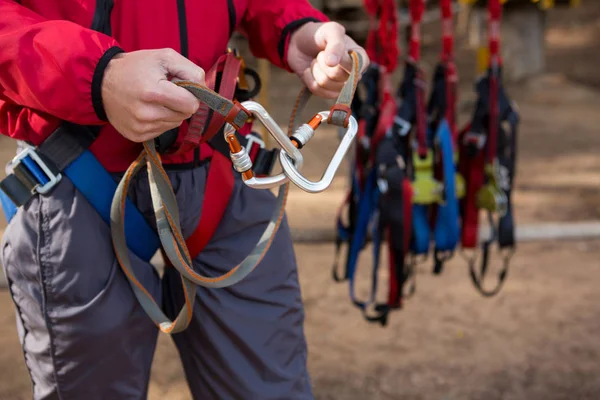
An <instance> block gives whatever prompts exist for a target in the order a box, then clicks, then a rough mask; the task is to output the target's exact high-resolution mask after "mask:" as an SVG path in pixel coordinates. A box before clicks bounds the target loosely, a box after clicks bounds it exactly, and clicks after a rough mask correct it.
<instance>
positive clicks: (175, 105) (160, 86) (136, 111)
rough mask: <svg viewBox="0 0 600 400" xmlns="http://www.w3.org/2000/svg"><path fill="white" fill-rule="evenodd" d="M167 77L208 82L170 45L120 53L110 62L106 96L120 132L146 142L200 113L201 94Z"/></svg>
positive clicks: (111, 117)
mask: <svg viewBox="0 0 600 400" xmlns="http://www.w3.org/2000/svg"><path fill="white" fill-rule="evenodd" d="M168 76H171V77H173V78H178V79H183V80H190V81H193V82H196V83H199V84H202V85H204V70H203V69H202V68H200V67H198V66H197V65H195V64H194V63H192V62H191V61H189V60H188V59H186V58H185V57H183V56H182V55H180V54H179V53H177V52H176V51H175V50H171V49H161V50H140V51H134V52H131V53H125V54H119V55H117V56H116V57H115V58H113V59H112V60H111V61H110V62H109V64H108V67H107V68H106V71H105V72H104V79H103V81H102V101H103V103H104V109H105V111H106V115H107V117H108V121H109V122H110V123H111V124H112V125H113V126H114V127H115V129H116V130H117V131H119V132H120V133H121V135H123V136H125V137H126V138H127V139H129V140H132V141H134V142H144V141H146V140H150V139H153V138H155V137H157V136H159V135H160V134H162V133H163V132H165V131H168V130H170V129H173V128H176V127H178V126H179V125H181V123H182V122H183V121H184V120H186V119H188V118H190V117H191V116H192V114H194V113H195V112H196V110H197V109H198V107H199V105H200V103H199V101H198V99H196V97H195V96H194V95H192V94H191V93H190V92H189V91H187V90H186V89H184V88H182V87H179V86H177V85H175V84H174V83H172V82H169V80H168V79H167V78H168Z"/></svg>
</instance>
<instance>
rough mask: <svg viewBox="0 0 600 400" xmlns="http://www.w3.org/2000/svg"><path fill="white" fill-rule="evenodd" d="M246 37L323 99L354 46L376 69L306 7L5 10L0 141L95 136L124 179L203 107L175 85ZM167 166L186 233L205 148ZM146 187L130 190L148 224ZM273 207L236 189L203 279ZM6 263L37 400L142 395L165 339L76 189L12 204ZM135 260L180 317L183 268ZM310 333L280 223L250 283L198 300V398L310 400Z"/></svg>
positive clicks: (264, 195)
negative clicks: (149, 143) (88, 129)
mask: <svg viewBox="0 0 600 400" xmlns="http://www.w3.org/2000/svg"><path fill="white" fill-rule="evenodd" d="M92 28H93V29H92ZM235 29H239V30H240V31H242V32H244V33H245V34H247V36H248V40H249V44H250V48H251V50H252V52H253V53H254V55H256V56H257V57H265V58H267V59H268V60H270V61H271V62H272V63H273V64H275V65H277V66H279V67H281V68H284V69H287V70H288V71H290V72H294V73H295V74H297V75H298V76H299V77H300V79H301V80H302V81H303V82H304V84H305V85H306V86H307V87H308V88H309V89H310V90H311V91H312V92H313V93H314V94H316V95H319V96H323V97H326V98H334V97H335V96H336V95H337V94H338V92H339V91H340V89H341V87H342V85H343V82H344V81H345V80H346V79H347V77H348V75H347V73H346V72H345V70H346V69H348V68H349V67H350V59H349V57H348V54H347V53H348V51H349V50H351V49H353V50H355V51H358V52H360V53H361V55H362V56H363V58H364V59H365V60H367V57H366V54H365V53H364V50H363V49H362V48H360V47H359V46H357V45H356V43H355V42H354V41H352V40H351V39H350V38H349V37H348V36H346V35H345V32H344V29H343V28H342V27H341V25H339V24H337V23H333V22H328V21H327V19H326V17H325V16H324V15H323V14H321V13H320V12H318V11H317V10H315V9H313V8H312V7H311V6H310V5H309V4H308V3H307V2H306V0H228V1H225V0H223V1H214V0H213V1H203V0H194V1H192V0H187V1H186V0H149V1H144V2H137V1H119V0H62V1H48V0H0V48H1V49H2V51H0V131H1V132H2V133H3V134H7V135H8V136H11V137H13V138H15V139H19V140H22V141H25V142H28V143H30V144H32V145H35V146H38V145H40V144H41V143H42V142H44V140H45V139H46V138H47V137H48V136H49V135H50V134H51V133H53V132H54V131H55V130H56V129H57V127H58V126H59V125H60V124H61V123H62V122H68V123H71V124H74V125H76V126H84V125H86V126H98V127H100V128H101V130H100V134H99V136H98V137H97V139H96V140H95V141H94V142H93V144H92V146H91V148H90V149H91V151H92V153H93V154H94V156H95V157H96V158H97V159H98V160H99V161H100V163H101V164H102V165H103V166H104V168H105V169H106V170H108V171H109V172H110V173H112V174H113V176H114V177H115V179H118V177H119V176H120V174H121V173H122V172H123V171H125V169H126V168H127V167H128V166H129V164H130V163H131V162H132V161H133V160H134V158H135V157H136V156H137V155H138V154H139V152H140V149H141V147H140V146H141V145H140V143H141V142H143V141H146V140H149V139H152V138H155V137H157V136H159V135H160V134H162V133H163V132H166V131H169V130H171V129H173V128H177V127H180V126H181V125H182V122H183V121H185V120H187V119H188V118H190V117H191V116H192V114H194V113H195V112H196V110H197V109H198V107H199V102H198V100H197V99H196V98H195V97H194V96H193V95H191V94H190V93H189V92H188V91H187V90H185V89H183V88H181V87H178V86H176V85H174V84H173V83H171V82H169V80H168V79H169V78H171V77H173V78H178V79H184V80H192V81H195V82H197V83H204V74H205V70H208V69H209V68H210V67H211V66H212V65H213V64H214V63H215V61H216V60H217V58H218V57H219V56H220V55H222V54H223V53H224V52H225V50H226V46H227V42H228V40H229V38H230V35H231V33H232V32H233V31H234V30H235ZM365 65H366V63H365ZM291 106H292V105H291V104H290V107H291ZM162 162H163V164H164V165H165V168H166V169H167V171H168V174H169V178H170V180H171V182H172V185H173V188H174V191H175V193H176V196H177V200H178V204H179V208H180V214H181V215H180V223H181V226H182V229H183V233H184V235H186V237H187V236H189V235H190V234H191V233H192V232H193V231H194V229H195V228H196V225H197V223H198V220H199V216H200V211H201V205H202V201H203V192H204V186H205V183H206V173H207V168H208V162H204V161H202V162H200V161H199V157H198V154H197V151H190V152H189V153H186V154H183V155H177V156H169V155H165V156H164V157H163V158H162ZM141 175H142V174H140V177H139V178H136V180H135V182H134V185H133V187H132V188H131V190H130V192H129V195H130V198H131V199H132V200H133V201H134V203H135V205H136V206H137V208H138V209H139V210H140V211H141V212H142V213H143V214H144V215H146V216H147V217H148V219H152V213H153V211H152V205H151V199H150V194H149V189H148V183H147V178H145V177H142V176H141ZM273 207H274V196H273V195H272V194H271V193H270V191H267V190H252V189H250V188H248V187H246V186H245V185H244V184H243V182H242V181H241V180H240V179H239V177H238V178H237V179H236V182H235V187H234V190H233V194H232V197H231V198H230V201H229V203H228V207H227V210H226V213H225V216H224V217H223V219H222V221H221V223H220V225H219V228H218V229H217V231H216V233H215V234H214V236H213V237H212V239H211V241H210V243H209V244H208V245H207V246H206V248H205V249H204V251H203V252H202V253H201V254H200V255H199V256H198V257H197V258H196V259H195V260H194V266H195V268H196V269H197V270H198V271H201V272H202V273H204V274H209V275H210V274H213V275H214V274H221V273H223V272H226V271H228V270H229V269H230V268H232V267H233V266H234V265H236V264H237V263H238V262H239V261H241V260H242V259H243V258H244V257H245V256H246V255H247V254H248V253H249V252H250V250H251V249H252V247H253V246H254V244H255V242H256V240H257V238H258V236H259V235H260V234H261V233H262V231H263V229H264V227H265V225H266V223H267V221H268V219H269V217H270V215H271V213H272V210H273ZM1 257H2V258H1V262H2V265H3V266H4V269H5V273H6V275H7V277H8V280H9V284H10V291H11V294H12V297H13V300H14V304H15V309H16V314H17V326H18V332H19V338H20V340H21V343H22V347H23V354H24V358H25V363H26V365H27V367H28V369H29V372H30V375H31V379H32V384H33V397H34V398H35V399H62V400H66V399H86V400H91V399H142V398H145V397H146V395H147V387H148V380H149V374H150V365H151V361H152V357H153V352H154V349H155V345H156V340H157V327H156V326H155V325H154V324H153V323H152V322H151V320H150V319H149V318H148V316H147V315H146V314H145V313H144V311H143V310H142V308H141V307H140V305H139V304H138V302H137V300H136V298H135V297H134V294H133V292H132V290H131V287H130V285H129V283H128V282H127V280H126V277H125V276H124V274H123V273H122V271H121V270H120V269H119V266H118V263H117V261H116V259H115V255H114V252H113V249H112V242H111V236H110V229H109V226H108V225H107V224H106V223H104V221H103V220H102V219H101V218H100V216H99V215H98V213H97V212H96V211H95V209H94V208H93V207H92V206H91V205H90V204H89V203H88V202H87V201H86V199H85V198H84V197H82V195H81V193H80V192H79V191H78V190H76V189H75V187H74V186H73V184H72V183H71V182H70V181H69V180H68V179H62V180H61V181H60V182H59V183H58V184H57V185H56V186H55V187H54V188H53V189H52V191H50V193H47V194H39V195H36V196H34V197H33V198H31V200H30V201H28V202H27V204H25V205H24V206H22V207H20V208H19V209H18V212H17V213H16V215H15V216H14V218H12V220H11V222H10V224H9V226H8V228H7V229H6V232H5V234H4V237H3V242H2V247H1ZM132 261H133V263H134V264H135V265H134V268H135V269H136V273H137V274H138V277H139V278H140V280H141V281H142V283H143V284H144V286H145V287H146V288H147V290H148V291H149V292H150V293H151V294H152V295H153V296H154V298H155V299H159V301H161V300H162V303H163V305H164V307H165V309H166V310H171V311H173V310H174V309H176V307H177V305H178V301H179V299H180V297H181V287H180V286H179V285H180V282H179V280H178V277H177V275H176V274H177V273H176V271H175V270H174V269H173V268H170V269H167V271H166V273H165V276H164V279H163V281H162V282H161V280H160V279H159V278H158V277H157V276H156V274H155V273H154V272H153V270H152V268H151V266H150V265H149V264H147V263H145V262H143V261H142V260H141V259H139V258H135V257H134V256H133V255H132ZM303 320H304V316H303V308H302V303H301V296H300V290H299V285H298V278H297V271H296V265H295V259H294V253H293V247H292V243H291V239H290V233H289V229H288V226H287V224H286V223H285V222H284V223H283V224H282V226H281V228H280V229H279V231H278V233H277V235H276V238H275V239H274V242H273V244H272V246H271V249H270V251H269V252H268V253H267V255H266V257H265V258H264V259H263V261H262V262H261V263H260V265H259V266H258V267H257V268H256V270H254V271H253V272H252V273H251V274H250V275H249V276H248V277H247V278H246V279H244V280H243V281H242V282H240V283H238V284H236V285H234V286H232V287H230V288H226V289H206V288H198V291H197V301H196V307H195V309H194V316H193V320H192V322H191V325H190V326H189V327H188V328H187V330H185V331H184V332H182V333H178V334H175V335H174V336H173V339H174V341H175V344H176V345H177V348H178V350H179V354H180V357H181V360H182V363H183V366H184V369H185V374H186V378H187V380H188V382H189V387H190V389H191V392H192V394H193V396H194V398H195V399H261V400H265V399H310V398H312V393H311V384H310V380H309V376H308V373H307V366H306V358H307V355H306V353H307V350H306V343H305V338H304V333H303Z"/></svg>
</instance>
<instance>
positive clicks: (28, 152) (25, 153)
mask: <svg viewBox="0 0 600 400" xmlns="http://www.w3.org/2000/svg"><path fill="white" fill-rule="evenodd" d="M27 157H29V158H30V159H31V160H32V161H34V162H35V163H36V164H37V166H38V167H40V168H41V170H42V171H43V172H44V174H45V175H46V177H47V178H48V182H46V183H45V184H43V185H42V184H41V183H38V184H37V185H36V186H35V187H34V188H33V189H32V191H36V192H38V193H40V194H46V193H48V192H49V191H50V190H51V189H52V188H53V187H54V186H56V184H57V183H58V182H60V180H61V179H62V175H61V174H60V173H58V174H56V175H55V174H53V173H52V171H51V170H50V168H48V166H47V165H46V164H45V163H44V161H42V159H41V158H40V156H38V154H37V153H36V152H35V148H33V147H30V146H27V147H25V148H24V149H23V150H22V151H21V152H19V153H18V154H17V155H16V156H15V157H14V158H13V159H12V160H11V161H10V162H9V163H8V164H7V165H6V174H7V175H8V174H10V173H12V171H13V170H14V166H15V165H17V164H18V163H22V161H21V160H23V159H25V158H27ZM23 164H24V163H23ZM24 165H25V166H26V167H27V165H26V164H24ZM32 175H33V176H34V177H35V174H33V173H32Z"/></svg>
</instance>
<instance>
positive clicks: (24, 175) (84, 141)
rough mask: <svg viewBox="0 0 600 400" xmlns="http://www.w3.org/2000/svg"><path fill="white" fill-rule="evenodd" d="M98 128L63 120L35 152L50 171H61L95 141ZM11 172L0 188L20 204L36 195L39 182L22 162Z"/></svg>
mask: <svg viewBox="0 0 600 400" xmlns="http://www.w3.org/2000/svg"><path fill="white" fill-rule="evenodd" d="M98 132H99V130H98V129H97V128H96V129H92V128H91V127H85V126H81V125H75V124H70V123H63V124H62V125H61V126H60V127H58V128H57V129H56V130H55V131H54V132H53V133H52V134H51V135H50V136H49V137H48V138H47V139H46V140H45V141H44V142H43V143H42V144H41V145H40V146H39V147H38V148H37V149H36V150H35V153H36V154H37V155H38V156H39V157H40V158H41V160H42V161H43V163H44V164H45V165H46V166H47V167H48V168H49V169H50V171H51V172H52V173H53V174H55V175H56V174H58V173H60V172H61V171H62V170H63V169H64V168H65V167H67V166H68V165H69V164H71V162H73V161H74V160H75V159H76V158H77V157H79V156H80V155H81V154H82V153H83V152H84V151H86V150H87V149H88V148H89V146H90V145H91V144H92V143H93V142H94V140H95V139H96V137H97V135H98ZM12 167H13V172H12V173H11V174H9V175H8V176H7V177H6V178H4V179H3V180H2V181H0V189H1V190H2V191H3V192H4V193H5V194H6V195H7V196H8V197H9V198H10V199H11V200H12V202H13V203H14V204H15V205H16V206H17V207H20V206H22V205H24V204H27V203H28V202H29V200H30V199H31V198H32V197H33V196H34V195H35V194H36V191H35V188H36V187H37V186H38V184H39V183H40V182H39V181H38V180H37V179H36V178H35V177H34V176H33V175H32V173H31V172H30V171H29V169H28V168H27V167H26V166H25V165H24V163H23V162H22V161H20V162H18V163H17V164H16V165H13V166H12Z"/></svg>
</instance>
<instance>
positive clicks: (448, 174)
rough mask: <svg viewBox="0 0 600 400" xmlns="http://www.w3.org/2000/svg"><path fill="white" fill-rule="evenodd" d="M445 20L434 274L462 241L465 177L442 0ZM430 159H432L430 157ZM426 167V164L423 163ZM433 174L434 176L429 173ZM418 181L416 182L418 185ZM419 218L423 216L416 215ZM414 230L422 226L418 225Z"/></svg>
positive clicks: (435, 128) (436, 122) (433, 208)
mask: <svg viewBox="0 0 600 400" xmlns="http://www.w3.org/2000/svg"><path fill="white" fill-rule="evenodd" d="M440 11H441V21H442V52H441V57H440V61H439V63H438V65H437V67H436V69H435V72H434V76H433V85H432V87H433V90H432V92H431V95H430V98H429V104H428V107H427V115H428V118H429V131H428V133H429V134H430V138H431V140H430V142H429V144H430V146H431V153H430V154H431V155H432V157H431V160H432V164H431V166H430V164H427V168H428V169H427V171H428V173H429V174H430V171H431V170H430V169H429V168H430V167H431V168H432V169H433V180H434V182H435V184H437V185H439V186H438V187H439V189H438V190H436V191H435V193H434V194H435V195H436V197H437V199H436V201H435V202H433V203H430V204H429V209H428V211H429V212H430V218H431V220H432V221H433V236H434V243H435V248H434V253H433V255H434V268H433V272H434V274H440V273H441V272H442V268H443V263H444V262H445V261H447V260H449V259H450V258H451V257H452V255H453V254H454V251H455V249H456V248H457V246H458V245H459V241H460V224H459V200H458V199H460V198H461V197H462V196H464V180H463V179H462V176H461V175H459V174H458V173H457V171H456V169H457V163H458V149H457V136H458V135H457V129H456V122H455V120H456V101H457V100H456V97H457V82H458V73H457V69H456V65H455V63H454V31H453V25H452V2H451V0H441V1H440ZM427 161H428V162H429V159H427ZM423 168H425V166H423ZM429 176H431V175H429ZM417 184H418V183H417V182H415V186H416V185H417ZM416 220H417V221H419V220H422V218H416ZM415 229H419V228H418V227H415Z"/></svg>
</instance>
